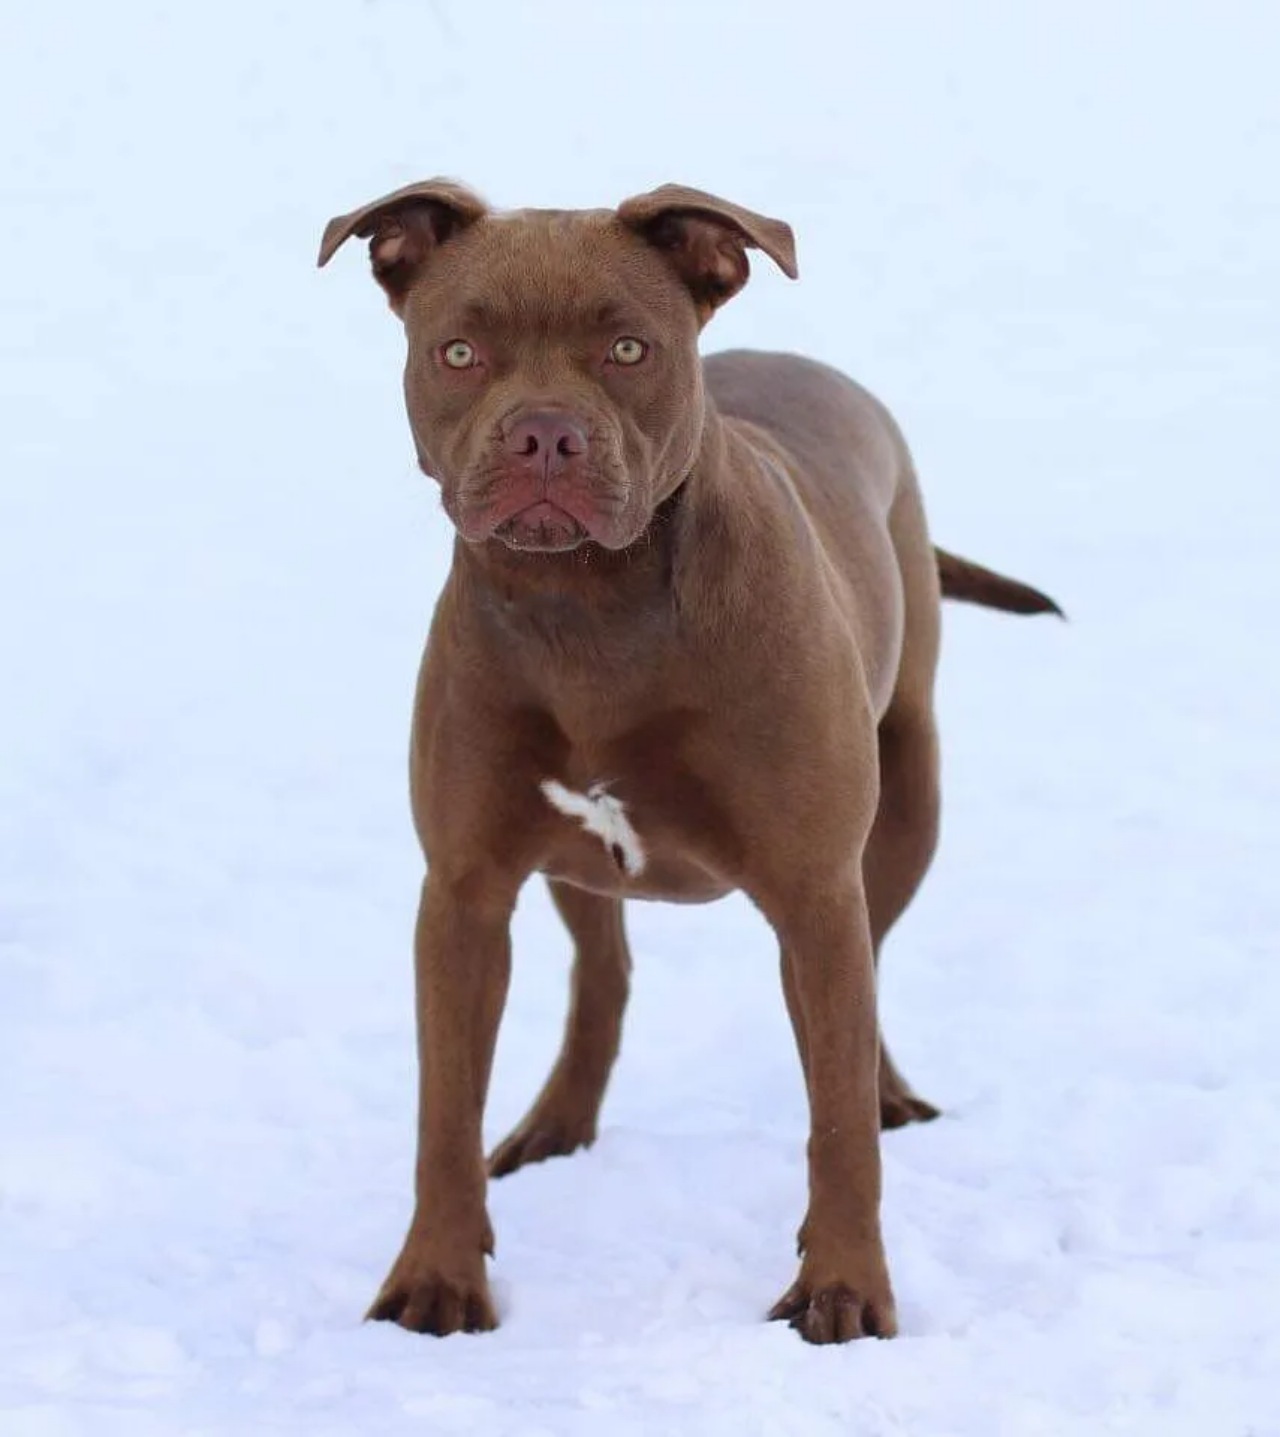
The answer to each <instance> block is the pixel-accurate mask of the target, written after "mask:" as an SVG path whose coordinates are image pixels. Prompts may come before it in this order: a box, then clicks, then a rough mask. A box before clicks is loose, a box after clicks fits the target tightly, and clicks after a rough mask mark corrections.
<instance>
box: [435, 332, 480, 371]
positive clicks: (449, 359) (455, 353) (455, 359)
mask: <svg viewBox="0 0 1280 1437" xmlns="http://www.w3.org/2000/svg"><path fill="white" fill-rule="evenodd" d="M441 353H442V354H443V355H444V362H445V363H446V364H447V365H448V366H449V368H450V369H470V368H471V366H472V365H473V364H474V363H475V362H476V351H475V346H474V345H472V344H468V343H467V341H466V340H465V339H451V340H450V341H449V343H448V344H446V345H445V347H444V349H443V350H442V351H441Z"/></svg>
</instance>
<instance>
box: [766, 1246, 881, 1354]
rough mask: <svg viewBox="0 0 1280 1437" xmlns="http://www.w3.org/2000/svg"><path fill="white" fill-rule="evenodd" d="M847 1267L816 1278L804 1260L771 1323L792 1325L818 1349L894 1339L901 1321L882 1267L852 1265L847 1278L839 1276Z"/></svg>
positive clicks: (775, 1307)
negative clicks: (855, 1341)
mask: <svg viewBox="0 0 1280 1437" xmlns="http://www.w3.org/2000/svg"><path fill="white" fill-rule="evenodd" d="M844 1266H846V1265H845V1264H839V1265H837V1268H836V1271H835V1272H834V1273H830V1274H829V1275H822V1276H818V1275H817V1274H816V1272H814V1271H813V1269H812V1268H811V1266H810V1264H809V1262H808V1260H807V1259H806V1261H805V1262H804V1263H803V1264H802V1265H801V1268H800V1275H799V1276H798V1277H797V1278H796V1280H795V1281H794V1282H793V1283H792V1284H791V1286H790V1287H789V1288H788V1289H787V1291H786V1292H785V1293H783V1295H782V1296H781V1297H780V1298H779V1299H778V1301H777V1302H775V1303H774V1305H773V1306H772V1307H771V1308H770V1309H769V1321H770V1322H788V1323H790V1324H791V1326H792V1327H793V1328H794V1329H795V1330H796V1331H797V1332H798V1333H799V1334H800V1336H801V1337H803V1338H804V1340H805V1341H806V1342H813V1343H818V1344H826V1343H831V1342H851V1341H852V1340H853V1339H854V1338H857V1337H893V1336H895V1335H896V1334H897V1331H898V1317H897V1312H896V1310H895V1307H894V1301H893V1289H892V1288H891V1287H890V1285H889V1278H888V1275H887V1274H886V1273H885V1272H884V1268H883V1263H870V1264H862V1263H858V1264H849V1265H848V1270H849V1276H848V1277H843V1276H841V1275H839V1272H840V1268H841V1267H844ZM859 1269H861V1272H859ZM877 1269H878V1270H877Z"/></svg>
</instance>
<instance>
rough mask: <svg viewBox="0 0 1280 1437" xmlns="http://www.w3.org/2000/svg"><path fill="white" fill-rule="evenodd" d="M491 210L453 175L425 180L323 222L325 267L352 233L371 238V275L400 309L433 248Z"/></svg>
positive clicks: (323, 257)
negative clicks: (451, 178) (457, 181)
mask: <svg viewBox="0 0 1280 1437" xmlns="http://www.w3.org/2000/svg"><path fill="white" fill-rule="evenodd" d="M487 212H488V206H487V205H486V204H485V202H484V201H483V200H482V199H481V198H480V197H479V195H475V194H472V192H471V191H470V190H469V189H466V188H465V187H464V186H463V185H460V184H457V183H456V182H455V181H453V180H421V181H419V182H418V183H417V184H416V185H406V186H405V187H404V189H402V190H396V191H395V192H394V193H392V194H389V195H384V196H383V197H382V199H380V200H374V201H373V203H372V204H368V205H361V207H360V208H359V209H358V210H352V211H351V213H350V214H349V215H337V216H336V217H335V218H333V219H331V220H330V221H329V223H328V224H327V225H325V227H324V236H323V238H322V239H321V241H320V259H319V263H320V265H321V267H322V268H323V266H324V265H326V264H328V263H329V261H330V260H331V259H332V258H333V256H334V254H335V253H336V252H337V250H338V249H339V247H340V246H341V245H343V244H344V243H345V242H346V241H347V240H349V239H350V238H351V236H352V235H359V236H360V238H361V239H367V240H368V241H369V259H370V262H371V263H372V265H373V277H374V279H376V280H377V281H378V283H379V284H380V285H381V286H382V287H383V289H384V290H386V292H387V299H388V300H389V301H390V304H391V308H392V309H393V310H395V312H396V313H397V314H400V313H401V310H402V309H403V306H404V297H405V294H406V293H407V292H408V289H409V286H410V285H411V284H412V283H413V281H414V279H415V278H416V277H417V275H418V273H419V271H420V270H421V268H422V266H423V264H424V263H425V262H426V260H427V259H428V257H429V256H430V255H431V254H432V252H433V251H434V250H436V249H437V248H439V246H440V245H442V244H444V243H445V241H446V240H449V239H451V238H452V237H453V236H454V235H455V234H457V233H458V232H459V231H460V230H464V229H466V227H467V226H468V225H472V224H474V223H475V222H476V220H478V219H480V217H481V216H482V215H484V214H486V213H487Z"/></svg>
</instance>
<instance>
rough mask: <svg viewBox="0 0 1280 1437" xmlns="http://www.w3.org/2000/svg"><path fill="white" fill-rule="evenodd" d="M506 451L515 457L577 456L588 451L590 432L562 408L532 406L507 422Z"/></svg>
mask: <svg viewBox="0 0 1280 1437" xmlns="http://www.w3.org/2000/svg"><path fill="white" fill-rule="evenodd" d="M505 437H506V445H507V453H508V454H510V455H511V456H512V458H514V459H540V460H541V461H542V463H543V464H547V465H552V464H554V463H555V461H556V460H557V459H576V458H579V457H580V456H581V455H583V454H585V453H586V452H587V431H586V429H585V428H584V427H583V426H582V425H581V424H580V423H579V422H578V421H577V420H576V419H575V418H574V417H573V415H572V414H569V413H568V412H567V411H565V410H563V409H529V410H526V411H525V413H523V414H518V415H517V416H516V417H515V418H514V419H513V420H512V421H511V422H510V424H508V425H507V429H506V436H505Z"/></svg>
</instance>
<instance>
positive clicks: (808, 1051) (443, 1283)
mask: <svg viewBox="0 0 1280 1437" xmlns="http://www.w3.org/2000/svg"><path fill="white" fill-rule="evenodd" d="M353 234H359V235H362V236H365V237H368V238H369V240H370V250H371V256H372V260H373V266H374V272H375V277H376V278H377V279H378V280H379V282H380V283H381V284H382V286H383V288H384V290H385V291H386V293H387V296H388V299H389V302H390V304H391V306H392V308H393V310H394V311H395V312H396V313H397V314H398V315H399V316H400V317H401V318H402V319H403V320H404V324H405V328H406V333H407V337H408V359H407V364H406V370H405V394H406V400H407V404H408V411H409V420H410V425H411V429H412V432H413V437H414V442H415V445H416V448H417V452H418V458H419V462H420V464H421V467H422V468H423V470H424V471H425V472H426V473H428V474H429V475H431V476H432V477H433V478H435V479H436V480H438V481H439V482H440V484H441V490H442V497H443V502H444V507H445V509H446V511H447V513H448V514H449V516H450V518H451V519H452V520H453V522H454V524H455V526H456V528H457V530H458V538H457V541H456V543H455V548H454V560H453V567H452V569H451V571H450V574H449V577H448V579H447V581H446V583H445V587H444V591H443V593H442V594H441V596H440V600H439V604H438V607H437V610H436V615H435V619H434V622H433V624H432V628H431V635H430V638H429V641H428V644H427V649H426V653H425V656H424V659H423V664H422V671H421V676H420V680H419V686H418V694H417V701H416V707H415V714H414V723H413V738H412V772H411V789H412V803H413V814H414V819H415V823H416V826H417V831H418V834H419V837H420V839H421V842H422V846H423V850H424V853H425V855H426V858H427V865H428V866H427V876H426V879H425V881H424V884H423V889H422V897H421V904H420V910H419V918H418V925H417V933H416V940H415V952H416V975H417V1012H418V1034H419V1055H420V1071H421V1085H420V1092H419V1139H418V1162H417V1180H416V1205H415V1210H414V1215H413V1219H412V1222H411V1224H410V1227H409V1232H408V1235H407V1237H406V1239H405V1243H404V1247H403V1250H402V1251H401V1253H400V1256H399V1257H398V1258H397V1259H396V1262H395V1264H394V1265H393V1267H392V1269H391V1272H390V1274H389V1275H388V1277H387V1280H386V1282H385V1283H384V1285H383V1287H382V1290H381V1292H380V1293H379V1295H378V1297H377V1299H376V1300H375V1302H374V1304H373V1307H372V1309H371V1314H370V1315H371V1316H373V1317H377V1318H386V1319H391V1320H394V1321H396V1322H399V1323H400V1324H401V1325H402V1326H405V1327H408V1328H411V1329H413V1330H415V1331H422V1332H433V1333H438V1334H446V1333H449V1332H454V1331H458V1330H477V1329H482V1328H490V1327H493V1326H494V1325H495V1324H496V1321H497V1314H496V1312H495V1309H494V1305H493V1301H492V1298H491V1295H490V1291H489V1285H488V1278H487V1275H486V1271H485V1256H486V1254H489V1253H491V1252H492V1250H493V1234H492V1229H491V1227H490V1224H489V1218H488V1213H487V1209H486V1202H485V1188H486V1181H487V1177H488V1176H489V1175H493V1176H501V1175H502V1174H504V1173H508V1172H512V1171H514V1170H515V1169H516V1168H518V1167H520V1166H522V1165H523V1164H525V1163H528V1162H534V1161H538V1160H540V1159H542V1158H546V1157H550V1156H552V1155H554V1154H559V1153H568V1152H571V1151H572V1150H574V1149H575V1148H578V1147H581V1146H583V1145H586V1144H589V1143H590V1142H591V1141H592V1140H593V1139H594V1137H595V1134H596V1124H597V1120H598V1115H599V1110H600V1104H601V1100H602V1098H603V1096H604V1091H605V1087H606V1084H607V1082H608V1079H609V1073H610V1069H611V1067H612V1065H613V1061H614V1058H615V1056H616V1054H617V1051H618V1044H619V1041H620V1036H621V1029H622V1017H623V1010H624V1007H625V1004H626V999H627V990H628V982H629V973H630V967H631V960H630V956H629V953H628V950H627V941H626V935H625V932H624V928H623V917H622V908H623V900H625V899H627V898H661V899H673V900H678V901H691V902H700V901H705V900H708V899H713V898H717V897H719V896H720V895H722V894H725V893H728V892H730V891H731V890H733V889H741V890H743V891H744V892H745V893H746V894H747V895H748V896H749V897H750V898H751V899H752V900H753V901H754V903H755V904H756V905H757V907H758V908H759V909H760V910H761V912H762V913H763V914H764V916H765V917H766V918H767V919H768V921H769V922H770V923H771V924H772V926H773V928H774V930H775V932H776V934H777V936H778V941H779V948H780V954H781V965H782V987H783V993H784V996H785V1000H786V1003H787V1008H788V1011H789V1013H790V1016H791V1020H792V1024H793V1026H794V1029H795V1035H796V1040H797V1045H798V1048H799V1052H800V1057H801V1062H802V1065H803V1069H804V1076H805V1081H806V1087H807V1092H808V1098H809V1107H810V1114H811V1127H810V1137H809V1145H808V1164H809V1204H808V1210H807V1212H806V1214H805V1216H804V1219H803V1221H802V1223H801V1225H800V1252H801V1263H800V1269H799V1272H798V1274H797V1277H796V1280H795V1282H794V1283H793V1284H792V1286H791V1287H790V1288H789V1289H788V1290H787V1292H786V1293H785V1294H784V1295H783V1297H782V1298H781V1299H780V1300H779V1301H778V1302H777V1303H776V1304H775V1306H774V1308H773V1310H772V1313H771V1315H772V1316H774V1317H780V1318H785V1319H787V1320H789V1321H790V1322H791V1323H792V1325H793V1326H795V1327H796V1328H797V1329H798V1330H799V1332H800V1333H801V1334H802V1335H803V1336H804V1337H805V1338H806V1339H808V1340H810V1341H813V1342H842V1341H846V1340H848V1339H849V1338H852V1337H857V1336H860V1335H863V1334H874V1335H877V1336H882V1337H887V1336H890V1335H891V1334H892V1333H893V1332H894V1331H895V1330H896V1325H897V1319H896V1316H895V1310H894V1299H893V1293H892V1289H891V1287H890V1282H889V1275H888V1269H887V1266H886V1263H885V1256H884V1250H883V1246H882V1242H881V1236H880V1212H879V1208H880V1155H879V1130H880V1129H881V1127H893V1126H897V1125H899V1124H901V1123H905V1122H911V1121H914V1120H921V1119H926V1118H929V1117H932V1116H934V1115H935V1114H936V1111H937V1110H936V1109H935V1108H933V1107H932V1106H931V1105H929V1104H928V1103H926V1102H925V1101H924V1100H923V1099H920V1098H919V1097H917V1096H916V1095H915V1094H914V1093H913V1092H912V1090H911V1088H910V1087H909V1085H908V1084H907V1083H906V1081H905V1080H904V1079H903V1078H902V1076H901V1075H900V1074H899V1072H898V1070H897V1068H896V1067H895V1066H894V1064H893V1062H892V1060H891V1058H890V1057H889V1054H888V1052H887V1050H886V1049H885V1048H884V1046H883V1044H882V1042H881V1041H880V1038H879V1032H878V1024H877V1018H876V981H875V970H876V963H877V960H878V956H879V951H880V945H881V943H882V941H883V939H884V937H885V935H886V934H887V933H888V931H889V929H890V928H891V927H892V925H893V923H894V922H895V921H896V919H897V918H898V916H899V915H900V914H901V913H902V911H903V909H904V908H905V907H906V905H907V903H908V902H909V901H910V899H911V897H912V895H913V894H914V893H915V891H916V888H917V887H918V885H919V883H920V880H921V878H922V877H923V875H924V872H925V870H926V868H927V867H928V865H929V862H930V859H931V857H932V854H933V850H934V845H935V842H936V837H937V818H938V759H937V738H936V733H935V728H934V707H933V685H934V673H935V669H936V665H937V657H938V630H939V597H940V586H939V569H940V568H941V575H942V590H943V591H944V592H950V593H954V594H955V595H956V596H957V597H962V598H969V599H973V600H976V601H977V602H981V603H987V604H990V605H994V606H996V607H1008V608H1014V609H1019V610H1020V611H1031V610H1034V609H1036V608H1037V607H1039V608H1046V607H1047V608H1053V607H1055V606H1053V605H1052V601H1050V600H1047V599H1044V596H1042V595H1037V594H1036V592H1035V591H1034V590H1029V589H1027V588H1026V586H1023V585H1018V584H1016V583H1015V582H1014V581H1012V580H1005V579H1003V578H1001V576H999V575H994V574H992V573H991V572H990V571H988V570H983V569H980V568H978V567H977V566H972V565H968V564H966V563H965V561H962V560H957V559H954V558H953V557H952V556H949V555H935V551H934V549H933V547H932V545H931V543H930V540H929V535H928V530H927V527H926V524H925V518H924V510H923V507H922V504H921V499H920V493H919V489H918V486H917V483H916V477H915V473H914V470H913V468H912V464H911V459H910V456H909V454H908V451H907V448H906V445H905V443H904V442H903V439H902V437H901V435H900V433H899V431H898V429H897V427H896V425H895V424H894V423H893V421H892V419H891V418H890V416H889V415H888V413H887V412H886V411H885V409H884V408H883V407H882V406H881V405H880V404H879V403H878V402H877V401H876V400H875V399H873V398H872V397H871V396H870V395H869V394H868V393H867V392H866V391H865V390H863V389H860V388H859V387H858V386H857V385H855V384H854V383H852V381H850V380H848V379H846V378H844V377H843V376H842V375H840V374H838V373H837V372H836V371H834V370H832V369H829V368H827V367H825V366H823V365H821V364H817V363H814V362H812V361H810V360H805V359H800V358H797V357H794V356H789V355H775V354H761V353H752V352H738V353H732V354H722V355H717V356H715V357H713V358H711V359H709V360H707V361H706V363H705V365H704V364H703V363H702V361H701V360H700V359H699V356H698V347H697V346H698V334H699V330H700V328H701V326H702V325H703V324H704V323H705V322H706V320H707V319H708V318H709V317H710V316H711V314H712V313H713V312H714V311H715V309H716V308H717V307H718V306H719V305H720V304H722V303H724V302H725V300H726V299H728V298H730V297H731V296H732V295H733V294H735V293H736V292H737V291H738V290H739V289H741V287H742V285H743V284H744V283H745V281H746V279H747V275H748V263H747V251H748V249H751V248H757V249H761V250H763V251H764V252H765V253H767V254H768V255H769V256H770V257H771V258H773V259H774V260H775V261H776V262H777V263H778V264H779V265H780V266H781V267H782V268H783V269H784V270H785V271H786V272H787V273H788V274H791V275H794V274H795V251H794V243H793V240H792V236H791V231H790V229H789V228H788V227H787V226H786V225H785V224H783V223H782V222H780V221H778V220H771V219H768V218H766V217H764V216H761V215H757V214H753V213H752V212H751V211H749V210H745V209H743V208H741V207H740V206H737V205H732V204H729V203H727V202H725V201H723V200H718V199H716V198H715V197H714V196H711V195H707V194H703V193H702V192H700V191H696V190H690V189H686V188H683V187H678V186H664V187H663V188H662V189H660V190H657V191H654V192H652V193H651V194H649V195H641V196H637V197H635V198H633V199H631V200H628V201H626V202H625V203H624V204H623V205H622V206H620V207H619V209H618V210H616V211H612V210H599V211H582V212H560V211H538V210H530V211H522V212H519V213H516V214H494V213H492V212H490V211H489V210H487V208H486V207H485V205H484V203H483V202H482V201H481V200H479V199H478V198H477V197H476V196H475V195H473V194H471V193H470V192H469V191H467V190H465V189H463V188H462V187H461V186H459V185H457V184H455V183H453V182H450V181H442V180H433V181H427V182H425V183H423V184H420V185H413V186H409V187H408V188H407V189H405V190H402V191H398V192H397V193H396V194H394V195H391V196H388V197H387V198H386V199H384V200H381V201H375V202H374V203H373V204H370V205H365V206H363V207H361V208H360V209H359V210H357V211H355V212H353V213H352V214H350V215H346V216H341V217H339V218H337V219H335V220H333V221H331V222H330V224H329V226H328V227H327V228H326V231H325V237H324V243H323V246H322V250H321V256H320V262H321V263H322V264H323V263H325V262H326V261H327V260H328V259H329V258H330V257H331V256H332V254H333V253H334V251H335V250H336V249H337V248H338V247H339V246H340V245H341V244H342V243H343V241H344V240H345V239H347V238H348V237H349V236H351V235H353ZM637 355H638V356H639V357H637ZM1036 600H1043V602H1041V603H1039V604H1037V602H1036ZM548 780H551V781H554V783H557V784H560V785H563V787H564V788H565V789H568V790H571V791H572V792H573V793H575V794H577V795H584V794H590V793H597V794H598V793H599V792H600V791H601V790H599V789H596V788H595V787H594V786H596V785H607V791H608V794H609V795H610V797H611V798H612V799H613V800H616V802H617V803H620V804H622V805H623V806H624V811H625V814H626V817H627V820H628V822H629V823H630V825H631V826H632V829H633V831H634V833H635V834H636V835H638V838H639V840H640V841H641V842H642V844H643V863H642V864H641V866H640V867H639V868H635V869H634V870H633V869H632V868H629V867H628V865H627V861H626V853H625V846H624V845H623V844H622V843H620V842H618V841H613V842H602V841H601V840H600V838H599V837H597V836H595V835H593V833H591V832H589V831H588V830H587V828H586V827H585V826H584V824H583V823H580V822H578V821H575V819H574V818H573V817H572V816H571V815H569V814H568V813H566V812H564V811H561V809H560V808H558V807H557V806H556V805H555V804H553V803H552V802H551V801H549V798H548V796H547V793H546V792H545V791H544V789H543V787H542V785H543V784H544V783H546V782H547V781H548ZM584 801H585V800H584ZM591 801H593V802H594V801H595V800H591ZM534 873H542V874H544V875H545V876H546V877H547V879H548V880H549V882H550V884H551V891H552V895H553V897H554V899H555V902H556V906H557V908H558V909H559V911H560V913H561V915H562V917H563V918H564V921H565V923H566V926H567V927H568V929H569V931H570V933H571V935H572V937H573V941H574V945H575V963H574V970H573V996H572V1004H571V1009H570V1015H569V1022H568V1026H567V1029H566V1033H565V1038H564V1043H563V1047H562V1050H561V1053H560V1056H559V1058H558V1060H557V1062H556V1064H555V1067H554V1068H553V1070H552V1073H551V1075H550V1077H549V1078H548V1080H547V1083H546V1085H545V1086H544V1088H543V1089H542V1092H541V1093H540V1094H539V1096H538V1097H537V1099H536V1100H535V1102H534V1104H533V1106H532V1108H531V1109H530V1111H529V1113H528V1115H527V1116H526V1117H525V1118H524V1120H523V1121H522V1122H521V1123H520V1124H519V1125H518V1126H517V1127H516V1129H515V1131H514V1132H513V1133H512V1134H511V1135H510V1136H509V1137H508V1138H507V1139H506V1140H505V1141H504V1142H503V1143H501V1144H500V1145H499V1146H498V1148H497V1150H496V1151H495V1152H494V1154H493V1155H492V1157H491V1158H490V1159H489V1161H488V1163H487V1164H486V1161H485V1157H484V1153H483V1151H482V1147H481V1123H482V1118H483V1112H484V1103H485V1094H486V1090H487V1087H488V1082H489V1073H490V1068H491V1064H492V1059H493V1051H494V1043H495V1040H496V1037H497V1031H498V1022H499V1018H500V1016H501V1012H502V1008H503V1003H504V1000H505V996H506V990H507V981H508V975H509V970H510V942H509V936H508V926H509V922H510V918H511V913H512V910H513V907H514V905H515V901H516V895H517V894H518V892H519V890H520V888H521V886H522V885H523V883H524V882H525V880H526V879H527V878H528V877H529V876H530V875H532V874H534Z"/></svg>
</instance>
